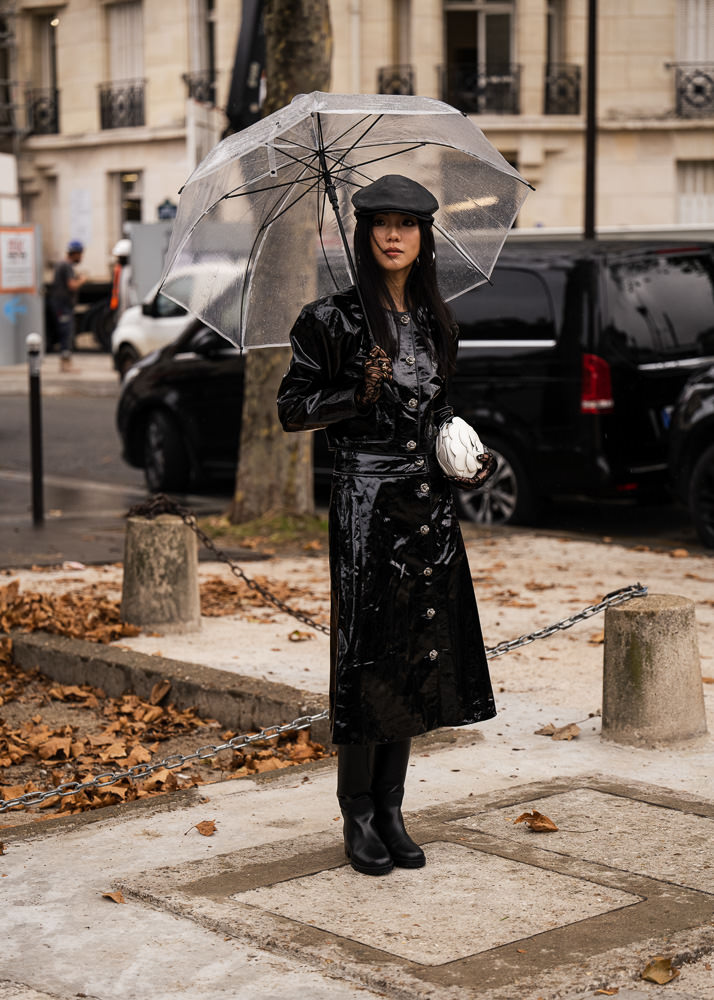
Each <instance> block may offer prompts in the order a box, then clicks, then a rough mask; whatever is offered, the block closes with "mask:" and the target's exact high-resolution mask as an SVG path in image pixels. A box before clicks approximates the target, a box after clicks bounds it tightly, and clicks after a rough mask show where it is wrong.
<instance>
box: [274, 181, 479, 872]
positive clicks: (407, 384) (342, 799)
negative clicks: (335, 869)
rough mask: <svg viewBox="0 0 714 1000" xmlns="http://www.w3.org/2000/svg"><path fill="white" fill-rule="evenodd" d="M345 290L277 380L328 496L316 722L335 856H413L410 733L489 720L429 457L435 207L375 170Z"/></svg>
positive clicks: (440, 407) (373, 862)
mask: <svg viewBox="0 0 714 1000" xmlns="http://www.w3.org/2000/svg"><path fill="white" fill-rule="evenodd" d="M352 202H353V205H354V207H355V212H356V217H357V224H356V228H355V236H354V249H355V262H356V268H357V277H358V281H359V286H360V290H361V295H362V302H363V303H364V308H365V310H366V312H367V316H366V317H365V315H364V312H363V308H362V304H361V302H360V297H359V296H358V294H357V290H356V289H355V288H354V287H352V288H349V289H347V290H345V291H342V292H337V293H335V294H333V295H329V296H327V297H326V298H323V299H320V300H319V301H317V302H314V303H312V304H310V305H307V306H305V307H304V309H303V310H302V312H301V313H300V316H299V317H298V319H297V322H296V323H295V326H294V327H293V330H292V333H291V344H292V349H293V357H292V360H291V362H290V366H289V368H288V371H287V373H286V375H285V377H284V379H283V382H282V385H281V387H280V390H279V393H278V412H279V415H280V420H281V422H282V425H283V427H284V429H285V430H287V431H302V430H317V429H319V428H324V429H325V430H326V432H327V435H328V439H329V444H330V447H331V448H332V449H333V450H334V452H335V466H334V474H333V483H332V494H331V500H330V518H329V531H330V544H329V551H330V577H331V602H332V614H331V672H330V720H331V727H332V738H333V741H334V742H335V743H336V744H337V753H338V778H337V796H338V799H339V803H340V808H341V811H342V815H343V818H344V839H345V852H346V854H347V857H348V858H349V860H350V862H351V864H352V867H353V868H354V869H356V870H357V871H359V872H362V873H364V874H368V875H383V874H386V873H387V872H389V871H391V869H392V868H393V867H394V865H398V866H400V867H405V868H419V867H421V866H422V865H424V863H425V857H424V853H423V851H422V850H421V848H419V847H418V845H417V844H415V843H414V841H413V840H412V839H411V838H410V837H409V835H408V834H407V832H406V830H405V828H404V822H403V818H402V813H401V804H402V799H403V795H404V780H405V777H406V772H407V767H408V762H409V752H410V743H411V738H412V737H413V736H417V735H418V734H420V733H425V732H427V731H429V730H432V729H436V728H438V727H440V726H460V725H466V724H468V723H473V722H479V721H482V720H484V719H489V718H492V717H493V716H494V715H495V714H496V711H495V707H494V702H493V694H492V691H491V684H490V680H489V674H488V666H487V662H486V656H485V652H484V645H483V639H482V636H481V628H480V624H479V618H478V611H477V608H476V601H475V598H474V592H473V585H472V582H471V576H470V572H469V566H468V562H467V559H466V553H465V550H464V545H463V540H462V538H461V532H460V529H459V525H458V521H457V519H456V514H455V510H454V504H453V500H452V496H451V488H450V486H449V483H448V481H447V480H446V478H445V476H444V474H443V473H442V471H441V469H440V467H439V465H438V463H437V460H436V458H435V453H434V446H435V439H436V435H437V431H438V429H439V427H440V425H441V424H442V423H444V422H445V421H447V420H449V419H450V418H451V417H452V415H453V411H452V410H451V408H450V407H449V406H448V403H447V399H446V385H447V380H448V377H449V375H450V373H451V372H452V371H453V368H454V362H455V357H456V347H457V341H456V333H455V330H454V329H453V327H452V323H451V319H450V315H449V312H448V309H447V307H446V305H445V304H444V302H443V301H442V299H441V296H440V295H439V291H438V288H437V283H436V268H435V259H434V237H433V233H432V228H431V227H432V223H433V217H434V212H435V211H436V209H437V208H438V202H437V201H436V199H435V198H434V196H433V195H432V194H431V193H430V192H429V191H427V190H426V188H424V187H422V186H421V185H420V184H417V183H416V182H415V181H412V180H410V179H409V178H407V177H403V176H401V175H394V174H392V175H388V176H386V177H383V178H381V179H380V180H378V181H375V182H374V183H373V184H370V185H369V186H367V187H365V188H362V189H360V190H359V191H358V192H357V193H356V194H355V195H354V196H353V198H352Z"/></svg>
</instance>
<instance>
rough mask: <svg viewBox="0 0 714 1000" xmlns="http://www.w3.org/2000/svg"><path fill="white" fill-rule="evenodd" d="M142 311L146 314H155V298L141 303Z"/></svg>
mask: <svg viewBox="0 0 714 1000" xmlns="http://www.w3.org/2000/svg"><path fill="white" fill-rule="evenodd" d="M141 311H142V313H143V314H144V316H155V315H156V313H155V300H154V299H152V300H151V302H143V303H142V305H141Z"/></svg>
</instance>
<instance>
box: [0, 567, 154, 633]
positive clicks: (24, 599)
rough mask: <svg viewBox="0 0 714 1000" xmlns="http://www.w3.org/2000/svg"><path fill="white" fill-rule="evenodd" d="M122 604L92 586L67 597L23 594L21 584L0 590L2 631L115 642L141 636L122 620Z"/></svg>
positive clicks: (17, 582) (97, 586)
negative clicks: (41, 632)
mask: <svg viewBox="0 0 714 1000" xmlns="http://www.w3.org/2000/svg"><path fill="white" fill-rule="evenodd" d="M119 603H120V602H119V601H118V600H113V599H112V598H110V597H108V596H107V593H106V588H105V587H103V586H102V585H99V584H89V585H88V586H86V587H82V588H80V589H78V590H73V591H69V592H68V593H65V594H43V593H39V592H36V591H27V592H25V593H21V592H20V583H19V581H18V580H11V581H10V583H7V584H5V585H4V586H3V587H0V631H1V632H5V633H7V632H11V631H12V630H13V629H18V630H20V631H22V632H37V631H43V632H52V633H54V634H55V635H67V636H70V637H71V638H72V639H89V640H90V641H91V642H112V640H114V639H120V638H122V637H123V636H129V635H138V634H139V629H138V628H137V627H136V626H135V625H127V624H126V623H125V622H122V621H121V619H120V617H119Z"/></svg>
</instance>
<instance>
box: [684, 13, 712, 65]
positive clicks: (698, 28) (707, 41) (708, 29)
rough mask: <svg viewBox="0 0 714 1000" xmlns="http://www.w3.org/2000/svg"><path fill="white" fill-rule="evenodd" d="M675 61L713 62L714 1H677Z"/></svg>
mask: <svg viewBox="0 0 714 1000" xmlns="http://www.w3.org/2000/svg"><path fill="white" fill-rule="evenodd" d="M677 61H678V62H685V63H697V62H704V63H710V62H714V0H679V6H678V8H677Z"/></svg>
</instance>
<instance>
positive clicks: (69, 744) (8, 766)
mask: <svg viewBox="0 0 714 1000" xmlns="http://www.w3.org/2000/svg"><path fill="white" fill-rule="evenodd" d="M169 692H170V684H169V682H168V681H164V682H161V683H159V684H157V685H155V687H154V690H153V691H152V693H151V697H150V698H149V699H148V700H146V701H145V700H142V699H141V698H139V697H137V695H135V694H125V695H123V696H121V697H119V698H109V697H107V696H106V695H105V693H104V692H103V691H101V690H100V689H98V688H92V687H90V686H89V685H87V684H83V685H81V686H78V685H71V684H59V683H57V682H54V681H51V680H49V679H48V678H46V677H44V676H42V675H41V674H39V673H38V672H36V671H34V672H31V673H25V672H24V671H22V670H20V669H19V668H18V667H16V666H15V665H14V664H13V663H12V662H11V655H10V641H9V640H7V639H5V640H3V643H2V646H1V647H0V706H1V707H2V720H1V721H0V768H2V774H3V778H2V784H0V798H1V799H5V800H7V799H12V798H16V797H17V796H20V795H23V794H25V793H26V792H31V791H36V790H45V789H51V788H53V787H57V785H59V784H62V783H64V782H68V781H78V782H82V783H83V782H85V781H89V780H91V779H92V778H93V777H94V776H95V775H97V774H100V773H102V772H106V771H110V772H114V771H123V770H127V769H128V768H130V767H132V766H133V765H135V764H139V763H147V762H149V761H151V760H163V759H165V758H166V757H168V756H170V755H173V754H180V755H183V754H186V753H190V752H192V751H193V750H195V749H196V748H197V747H198V746H201V745H205V744H212V745H217V744H220V743H224V742H227V741H228V740H230V739H232V738H233V737H234V736H235V735H236V734H235V733H234V732H230V731H226V730H223V729H222V728H221V726H220V724H219V723H218V722H216V721H215V720H213V719H202V718H200V717H199V716H198V714H197V712H196V710H195V709H194V708H188V709H178V708H176V707H175V706H174V705H173V704H172V703H170V702H169V701H168V695H169ZM291 736H292V737H293V738H292V739H291V738H289V737H291ZM325 756H328V753H327V752H326V751H325V749H324V748H323V747H322V746H321V745H320V744H318V743H314V742H312V741H311V740H310V736H309V733H308V732H307V731H305V730H302V731H300V732H298V733H294V734H287V733H286V734H284V735H283V736H282V737H281V738H280V740H279V741H278V740H263V741H258V742H255V743H252V744H251V745H250V747H249V748H245V749H244V750H231V751H228V750H227V751H223V752H221V753H219V754H217V755H216V756H214V757H209V758H207V759H205V760H202V761H192V762H190V763H188V764H185V765H182V766H181V768H180V769H176V770H173V769H171V770H169V769H167V768H163V767H162V768H159V769H158V770H156V771H154V772H153V773H152V774H151V775H150V776H149V777H147V778H145V779H142V780H141V781H131V780H130V779H128V778H123V779H121V780H119V781H118V782H116V783H115V784H111V785H107V786H105V787H104V788H88V789H86V790H85V791H82V792H78V793H76V794H74V795H68V796H66V797H62V798H60V797H52V798H48V799H46V800H45V801H44V802H42V803H41V804H40V805H39V806H38V807H33V809H32V811H31V813H30V815H32V817H33V818H37V816H36V813H35V809H36V808H37V809H39V810H41V815H42V814H44V815H56V814H57V813H58V812H59V813H62V814H68V813H76V812H81V811H83V810H86V809H97V808H100V807H102V806H106V805H115V804H117V803H120V802H129V801H132V800H133V799H140V798H146V797H148V796H151V795H158V794H161V793H163V792H167V791H173V790H174V789H177V788H190V787H192V786H194V785H199V784H203V783H206V782H211V781H217V780H221V778H228V777H231V778H232V777H238V776H242V775H253V774H257V773H260V772H263V771H272V770H277V769H280V768H285V767H290V766H291V765H294V764H301V763H304V762H306V761H310V760H316V759H319V758H321V757H325ZM21 808H22V807H20V806H18V807H16V811H17V812H19V811H20V810H21ZM9 813H10V811H9V810H8V812H7V813H4V814H0V826H2V825H3V820H4V819H6V818H8V819H9V818H10V817H9ZM12 821H14V822H16V821H17V817H16V816H14V817H12Z"/></svg>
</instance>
